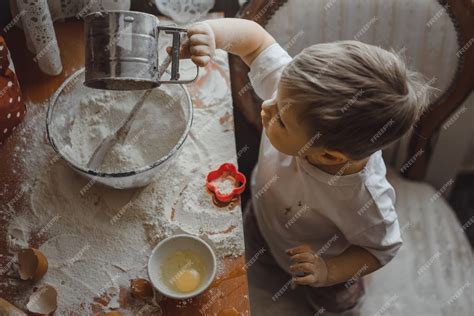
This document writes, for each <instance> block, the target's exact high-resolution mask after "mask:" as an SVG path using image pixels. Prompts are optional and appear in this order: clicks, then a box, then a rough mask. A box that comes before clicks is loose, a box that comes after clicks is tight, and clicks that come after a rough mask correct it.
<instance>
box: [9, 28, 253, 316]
mask: <svg viewBox="0 0 474 316" xmlns="http://www.w3.org/2000/svg"><path fill="white" fill-rule="evenodd" d="M55 28H56V35H57V39H58V44H59V47H60V51H61V57H62V62H63V72H62V73H61V74H60V75H58V76H55V77H51V76H47V75H45V74H43V73H42V72H40V71H39V69H38V66H37V65H36V64H35V63H34V61H33V57H34V56H33V55H32V54H31V53H30V52H29V51H28V50H27V48H26V46H25V39H24V36H23V34H22V32H21V31H20V30H18V29H13V30H10V31H9V32H8V34H6V35H5V38H6V42H7V45H8V46H9V49H10V51H11V53H12V58H13V61H14V65H15V68H16V73H17V75H18V79H19V82H20V85H21V89H22V94H23V99H26V100H27V101H31V102H34V103H40V102H46V101H47V100H48V98H49V97H50V96H51V95H52V94H53V93H54V92H55V91H56V89H57V88H58V87H59V85H60V84H61V83H62V82H63V81H64V80H65V79H66V78H67V77H68V76H69V75H71V74H72V73H73V72H74V71H75V70H77V69H79V68H80V67H83V65H84V52H83V51H84V49H83V45H84V40H83V24H82V22H80V21H67V22H62V23H56V24H55ZM219 71H221V72H222V70H219ZM202 80H205V78H201V84H202ZM227 81H229V78H228V73H227ZM198 84H199V83H197V85H198ZM197 85H191V86H190V87H189V91H190V93H191V95H195V94H196V93H197V91H198V89H199V87H198V86H197ZM229 86H230V85H229ZM194 101H195V102H196V104H195V106H197V107H198V106H199V105H200V104H199V100H196V99H195V100H194ZM43 104H45V103H43ZM44 106H45V105H44ZM29 118H30V117H29V116H28V115H27V116H26V121H28V119H29ZM221 119H223V120H229V119H232V112H230V114H229V113H227V112H226V115H225V117H222V118H221ZM32 132H34V131H32ZM13 136H14V135H13ZM13 139H14V137H13ZM14 147H15V143H14V141H7V142H6V144H4V145H3V148H1V151H0V161H1V164H0V178H1V179H2V181H1V182H2V186H3V188H2V190H0V192H1V195H0V201H1V202H0V203H1V204H2V209H3V211H5V210H6V209H5V205H6V204H7V203H8V202H9V201H11V200H12V199H13V198H15V196H16V195H17V194H18V192H20V190H21V188H20V184H21V176H22V175H21V172H18V170H17V171H16V173H13V172H12V170H13V168H12V164H13V163H14V162H12V159H10V157H11V155H12V153H13V151H14ZM2 191H3V192H2ZM21 198H23V197H21ZM21 198H20V199H21ZM18 204H19V202H18ZM238 207H239V208H240V206H238ZM6 225H7V220H6V219H5V217H4V216H2V217H0V236H1V237H0V254H1V256H0V267H5V266H6V265H7V264H8V263H9V262H10V261H11V259H12V257H13V256H14V254H13V253H10V251H9V249H8V246H7V244H6V238H5V237H6ZM43 241H44V240H31V241H30V246H32V247H38V246H39V245H40V244H41V243H42V242H43ZM224 263H225V264H224V269H223V273H221V274H220V275H218V277H217V278H216V280H215V281H214V283H213V284H212V286H211V288H212V289H214V291H213V292H214V293H215V292H216V291H215V289H218V290H219V291H217V292H218V293H220V295H219V297H217V298H216V297H212V295H210V294H209V291H206V292H204V293H203V294H202V295H200V296H198V297H196V298H194V299H193V300H192V301H191V302H189V303H187V304H186V305H185V306H183V305H182V304H181V305H180V304H178V302H177V301H175V300H172V299H164V300H163V301H162V302H161V304H160V306H161V308H162V310H163V314H164V315H173V316H175V315H176V316H178V315H183V316H185V315H189V316H191V315H193V316H194V315H203V314H204V315H218V316H223V315H248V314H249V301H248V285H247V275H246V273H245V270H244V269H243V266H244V264H245V257H244V255H241V256H240V257H237V258H231V257H229V258H226V259H225V261H224ZM2 277H3V276H2ZM1 284H2V283H0V297H3V298H5V299H6V300H8V301H10V302H16V304H18V306H19V307H21V308H24V305H20V304H21V303H18V297H19V296H21V294H22V293H23V292H24V291H25V290H26V289H29V288H31V285H30V284H26V283H24V282H16V286H8V287H5V286H2V285H1ZM121 296H123V297H122V298H121V299H120V302H121V305H122V306H124V305H125V306H126V301H127V300H128V299H130V297H129V293H127V289H121ZM22 303H24V302H22ZM178 305H179V306H178ZM203 306H206V310H205V312H204V313H203V312H202V310H201V308H202V307H203ZM125 310H126V307H125ZM103 312H104V311H103V310H102V309H101V306H100V304H99V305H97V306H96V308H94V311H90V312H88V314H98V315H101V314H103ZM70 314H71V315H76V312H75V311H71V313H70ZM81 315H83V313H82V314H81Z"/></svg>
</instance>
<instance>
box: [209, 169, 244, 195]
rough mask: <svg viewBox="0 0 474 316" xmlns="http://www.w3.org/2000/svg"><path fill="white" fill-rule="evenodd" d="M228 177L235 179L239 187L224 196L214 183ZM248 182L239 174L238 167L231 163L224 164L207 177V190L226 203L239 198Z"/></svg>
mask: <svg viewBox="0 0 474 316" xmlns="http://www.w3.org/2000/svg"><path fill="white" fill-rule="evenodd" d="M227 177H231V178H233V179H234V180H235V183H236V184H238V186H235V187H234V189H233V190H232V192H231V193H228V194H224V193H222V192H220V191H219V190H218V188H217V187H216V185H214V184H213V183H212V182H213V181H215V180H217V179H219V178H227ZM246 182H247V180H246V179H245V176H244V174H243V173H241V172H239V171H238V170H237V167H236V166H235V165H234V164H232V163H230V162H227V163H224V164H222V165H221V166H220V167H219V168H218V169H217V170H213V171H211V172H209V174H208V175H207V177H206V187H207V189H208V190H209V191H211V192H212V193H214V196H215V197H216V199H217V200H218V201H220V202H224V203H226V202H230V201H232V200H233V199H234V198H236V197H238V196H239V195H240V194H241V193H242V192H244V190H245V184H246Z"/></svg>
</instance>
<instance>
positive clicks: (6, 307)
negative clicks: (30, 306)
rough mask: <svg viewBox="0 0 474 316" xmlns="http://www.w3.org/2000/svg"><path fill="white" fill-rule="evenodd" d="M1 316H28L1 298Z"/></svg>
mask: <svg viewBox="0 0 474 316" xmlns="http://www.w3.org/2000/svg"><path fill="white" fill-rule="evenodd" d="M0 315H8V316H26V313H24V312H23V311H22V310H20V309H18V308H17V307H16V306H13V305H12V304H10V303H8V302H7V301H5V300H4V299H3V298H0Z"/></svg>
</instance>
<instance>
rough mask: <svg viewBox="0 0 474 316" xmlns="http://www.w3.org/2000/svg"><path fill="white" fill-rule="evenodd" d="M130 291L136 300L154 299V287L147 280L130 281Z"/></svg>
mask: <svg viewBox="0 0 474 316" xmlns="http://www.w3.org/2000/svg"><path fill="white" fill-rule="evenodd" d="M130 290H131V292H132V296H133V297H134V298H138V299H146V298H151V297H153V286H152V285H151V283H150V282H149V281H148V280H145V279H140V278H139V279H133V280H130Z"/></svg>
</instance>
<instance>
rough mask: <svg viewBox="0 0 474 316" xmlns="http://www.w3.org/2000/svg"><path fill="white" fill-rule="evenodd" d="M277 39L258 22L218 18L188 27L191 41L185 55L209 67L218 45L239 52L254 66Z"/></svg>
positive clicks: (187, 42) (186, 47)
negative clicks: (256, 59)
mask: <svg viewBox="0 0 474 316" xmlns="http://www.w3.org/2000/svg"><path fill="white" fill-rule="evenodd" d="M273 43H275V39H274V38H273V37H272V36H271V35H270V34H269V33H268V32H267V31H265V29H264V28H263V27H261V26H260V25H259V24H258V23H256V22H254V21H250V20H244V19H231V18H227V19H214V20H207V21H204V22H199V23H196V24H193V25H191V26H190V27H189V28H188V40H187V41H186V42H185V43H184V44H183V46H182V51H181V54H182V56H183V57H190V58H191V59H192V61H193V62H194V63H196V64H197V65H199V66H205V65H207V63H208V62H209V61H210V59H211V58H212V56H213V55H214V50H215V49H216V48H219V49H223V50H225V51H227V52H229V53H231V54H235V55H238V56H240V57H241V58H242V60H243V61H244V62H245V63H246V64H247V65H250V64H251V63H252V62H253V60H254V59H255V58H256V57H257V56H258V55H259V54H260V53H261V52H262V51H263V50H264V49H265V48H267V47H268V46H270V45H271V44H273Z"/></svg>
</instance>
